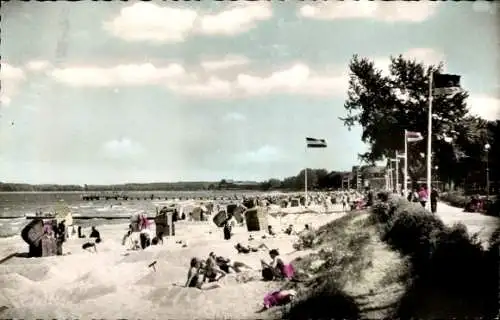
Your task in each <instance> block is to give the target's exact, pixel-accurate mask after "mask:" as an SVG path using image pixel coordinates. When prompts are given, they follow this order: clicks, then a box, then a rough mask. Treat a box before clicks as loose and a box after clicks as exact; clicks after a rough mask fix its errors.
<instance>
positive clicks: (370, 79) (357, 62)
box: [341, 55, 500, 184]
mask: <svg viewBox="0 0 500 320" xmlns="http://www.w3.org/2000/svg"><path fill="white" fill-rule="evenodd" d="M349 68H350V80H349V90H348V98H347V100H346V101H345V104H344V108H345V110H346V116H345V117H344V118H341V120H343V121H344V124H345V125H346V126H347V127H348V128H351V127H353V126H355V125H359V126H361V127H362V129H363V133H362V140H363V142H365V143H367V144H368V145H369V146H370V149H369V151H368V152H367V153H365V154H362V155H360V157H361V159H362V160H365V161H366V162H370V163H373V162H374V161H377V160H381V159H382V158H384V157H386V158H389V157H393V156H394V152H395V151H396V150H398V151H401V150H403V148H404V130H405V129H406V130H409V131H416V132H420V133H422V135H423V136H424V137H425V139H424V140H423V141H421V142H417V143H411V144H409V150H408V153H409V174H410V177H412V178H414V179H415V178H417V177H420V176H422V175H424V174H425V168H426V167H425V159H423V158H421V157H420V155H419V154H420V153H425V152H426V145H427V143H426V139H427V118H428V115H427V112H428V97H429V80H428V79H429V74H430V72H431V71H433V72H436V71H437V72H439V71H441V69H442V65H439V66H424V65H423V64H422V63H419V62H417V61H412V60H407V59H405V58H404V57H403V56H398V57H391V64H390V66H389V69H390V75H384V74H382V73H381V71H380V70H378V69H377V68H376V67H375V65H374V63H373V62H372V61H370V60H368V59H364V58H360V57H358V56H356V55H355V56H354V57H353V58H352V60H351V62H350V65H349ZM467 96H468V93H467V92H466V91H464V92H462V93H459V94H456V95H454V96H436V97H435V98H434V100H433V113H434V114H435V116H434V117H433V133H434V135H433V136H434V137H435V138H434V140H433V152H434V153H435V156H434V164H433V165H437V166H438V167H439V169H438V174H439V177H440V178H441V180H442V181H450V180H453V181H455V182H457V183H461V182H463V181H464V178H468V180H467V182H468V183H471V182H472V181H474V182H477V183H480V184H484V162H485V155H486V153H485V152H484V145H485V143H487V142H489V143H490V144H491V146H492V148H491V150H490V163H491V164H492V165H491V166H490V167H491V168H496V167H499V165H498V164H499V162H498V156H496V154H499V153H500V152H499V151H498V150H499V149H498V147H499V145H498V142H496V141H497V140H498V139H497V138H498V135H499V132H498V131H499V126H498V123H499V122H498V121H496V122H488V121H485V120H483V119H480V118H478V117H474V116H471V115H469V114H468V111H467V106H466V98H467ZM445 137H449V138H453V142H452V143H449V141H448V142H447V141H445V139H444V138H445ZM494 155H495V156H494ZM465 156H466V157H465ZM493 164H496V165H493ZM493 170H494V171H495V172H494V173H493V172H492V175H491V177H492V181H498V172H497V169H492V171H493ZM476 171H478V172H481V173H482V175H481V174H480V176H481V177H483V179H480V177H477V179H476V178H474V179H472V177H471V174H473V172H476ZM471 179H472V180H471ZM478 179H479V180H478ZM476 180H477V181H476Z"/></svg>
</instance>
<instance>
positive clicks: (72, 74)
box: [51, 63, 185, 87]
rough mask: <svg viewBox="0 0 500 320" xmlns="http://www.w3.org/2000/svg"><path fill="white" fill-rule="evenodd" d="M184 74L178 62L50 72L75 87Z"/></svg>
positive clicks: (130, 83)
mask: <svg viewBox="0 0 500 320" xmlns="http://www.w3.org/2000/svg"><path fill="white" fill-rule="evenodd" d="M184 74H185V71H184V68H183V67H182V66H181V65H179V64H170V65H168V66H166V67H156V66H154V65H153V64H150V63H145V64H128V65H117V66H115V67H110V68H100V67H68V68H64V69H54V70H53V71H52V72H51V76H52V77H53V78H54V79H55V80H56V81H59V82H62V83H65V84H67V85H70V86H75V87H111V86H134V85H154V84H162V83H165V82H166V81H168V80H170V79H172V78H177V77H181V76H183V75H184Z"/></svg>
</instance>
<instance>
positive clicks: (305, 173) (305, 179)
mask: <svg viewBox="0 0 500 320" xmlns="http://www.w3.org/2000/svg"><path fill="white" fill-rule="evenodd" d="M305 153H306V162H307V144H306V150H305ZM304 197H305V198H306V203H305V207H306V208H307V165H306V169H305V171H304Z"/></svg>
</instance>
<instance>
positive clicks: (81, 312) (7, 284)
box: [0, 206, 344, 319]
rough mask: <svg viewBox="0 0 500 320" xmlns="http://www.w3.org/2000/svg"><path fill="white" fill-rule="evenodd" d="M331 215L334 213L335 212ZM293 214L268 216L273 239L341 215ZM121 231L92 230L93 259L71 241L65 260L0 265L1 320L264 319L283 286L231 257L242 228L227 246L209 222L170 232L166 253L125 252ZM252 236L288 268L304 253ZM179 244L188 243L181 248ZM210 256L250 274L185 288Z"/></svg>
mask: <svg viewBox="0 0 500 320" xmlns="http://www.w3.org/2000/svg"><path fill="white" fill-rule="evenodd" d="M334 207H335V208H331V209H332V211H340V209H341V208H340V206H334ZM313 209H314V208H313ZM316 209H317V210H318V211H320V210H321V209H320V208H319V207H318V208H316ZM299 210H300V209H298V208H287V209H283V211H285V212H286V213H287V214H285V215H283V216H282V217H280V218H278V217H272V216H269V224H270V225H272V226H273V228H275V230H277V231H278V230H282V229H284V228H286V227H287V226H288V225H289V224H293V225H294V226H295V227H296V229H297V230H299V231H300V230H301V229H302V228H303V227H304V225H305V224H306V223H307V224H309V225H310V226H312V227H314V228H316V227H318V226H320V225H323V224H325V223H328V222H329V221H332V220H334V219H336V218H339V217H342V216H343V215H344V214H343V213H338V212H337V213H332V214H322V213H304V214H295V213H297V211H299ZM127 226H128V224H116V225H103V226H100V227H98V228H99V231H100V233H101V236H102V238H103V242H102V243H101V244H99V245H98V248H97V250H98V252H97V253H92V252H87V251H85V250H83V249H82V248H81V246H82V244H83V243H84V242H86V240H85V239H69V240H68V242H67V243H66V244H65V246H64V252H65V253H67V254H68V255H66V256H54V257H47V258H33V259H28V258H20V257H15V258H12V259H10V260H9V261H7V262H5V263H4V264H2V265H0V283H2V287H3V289H2V290H1V291H0V305H2V306H6V307H8V309H7V310H5V311H4V312H3V313H2V317H7V318H35V317H38V318H40V317H43V318H58V319H61V318H67V317H79V318H84V319H88V318H142V319H157V318H169V319H188V318H189V319H207V318H210V319H214V318H218V319H222V318H224V319H237V318H238V319H255V318H265V317H266V316H269V315H266V313H263V314H256V311H258V310H259V309H261V307H262V301H263V297H264V295H265V293H267V292H268V291H270V290H274V289H279V288H280V285H281V284H280V283H277V282H274V283H266V282H263V281H261V280H260V259H266V260H269V256H268V254H267V252H265V251H262V252H256V253H250V254H247V255H241V254H237V252H236V250H235V249H234V245H235V244H236V243H237V242H242V243H248V242H249V241H248V237H249V234H250V233H249V232H247V231H246V228H245V227H236V228H234V229H233V230H234V236H233V238H232V239H231V240H230V241H225V240H223V236H222V230H220V229H218V228H217V227H216V226H215V225H214V224H213V223H212V222H211V221H205V222H184V221H183V222H179V223H178V224H177V225H176V234H177V235H176V236H175V237H171V238H168V239H166V241H165V243H164V245H158V246H151V247H148V248H147V249H146V250H143V251H142V250H141V251H128V250H127V246H122V245H121V239H122V237H123V235H124V233H125V232H126V229H127ZM153 228H154V227H153ZM86 231H87V232H88V230H86ZM251 234H253V237H254V238H255V239H254V240H252V241H251V243H254V244H259V243H261V242H264V243H265V244H266V245H267V246H268V247H269V248H278V249H279V250H280V253H281V255H282V256H283V258H284V259H285V260H287V261H290V260H293V259H294V258H296V257H297V256H298V255H299V254H300V255H304V254H307V253H308V252H307V251H301V252H294V251H295V250H294V249H293V247H292V245H293V242H294V241H295V239H296V238H297V236H288V235H284V234H280V235H278V236H276V237H275V238H270V237H267V238H266V239H261V236H262V235H263V233H261V232H254V233H251ZM0 240H2V250H3V251H4V252H5V251H6V250H7V251H10V252H12V250H17V251H19V252H26V250H27V246H26V245H25V243H24V242H23V241H22V239H21V238H20V237H19V236H16V237H11V238H7V239H0ZM177 241H185V242H187V247H182V245H181V244H178V243H176V242H177ZM211 251H214V252H215V253H216V254H217V255H221V256H224V257H228V258H230V259H232V260H233V261H241V262H243V263H246V264H247V265H249V266H251V267H252V268H254V269H255V270H250V271H247V272H243V273H241V274H229V275H227V276H226V277H225V278H224V279H222V280H221V281H220V285H221V287H220V288H217V289H214V290H198V289H192V288H183V287H182V286H183V285H184V283H185V281H186V274H187V270H188V264H189V260H190V258H191V257H200V258H206V257H207V256H208V254H209V253H210V252H211ZM153 261H157V263H156V265H155V267H156V272H155V271H154V270H153V268H149V267H148V265H149V264H150V263H152V262H153ZM245 279H246V280H245ZM249 279H253V280H250V281H248V280H249ZM246 281H248V282H246ZM244 282H246V283H244Z"/></svg>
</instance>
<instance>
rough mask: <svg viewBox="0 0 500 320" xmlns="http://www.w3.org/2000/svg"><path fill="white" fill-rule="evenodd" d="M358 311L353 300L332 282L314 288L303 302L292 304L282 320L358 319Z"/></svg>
mask: <svg viewBox="0 0 500 320" xmlns="http://www.w3.org/2000/svg"><path fill="white" fill-rule="evenodd" d="M359 318H360V311H359V308H358V306H357V305H356V302H355V300H354V299H353V298H352V297H350V296H349V295H347V294H346V293H344V292H343V291H342V290H341V289H340V288H339V287H338V285H337V284H336V283H335V282H334V281H328V282H326V283H322V284H321V285H319V286H318V287H316V288H314V289H313V291H312V294H311V295H309V296H308V298H307V299H305V300H299V301H298V302H297V303H295V304H293V305H292V307H291V308H290V310H288V311H287V312H286V313H285V314H284V315H283V319H290V320H295V319H296V320H303V319H311V320H313V319H314V320H316V319H318V320H319V319H359Z"/></svg>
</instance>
